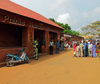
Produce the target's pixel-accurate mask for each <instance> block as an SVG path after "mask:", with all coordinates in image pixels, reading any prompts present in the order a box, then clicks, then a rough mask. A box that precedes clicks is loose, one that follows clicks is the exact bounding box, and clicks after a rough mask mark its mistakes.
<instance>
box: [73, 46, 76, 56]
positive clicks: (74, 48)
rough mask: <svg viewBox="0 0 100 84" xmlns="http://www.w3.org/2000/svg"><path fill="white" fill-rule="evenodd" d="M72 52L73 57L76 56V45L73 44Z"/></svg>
mask: <svg viewBox="0 0 100 84" xmlns="http://www.w3.org/2000/svg"><path fill="white" fill-rule="evenodd" d="M73 50H74V56H76V44H74V47H73Z"/></svg>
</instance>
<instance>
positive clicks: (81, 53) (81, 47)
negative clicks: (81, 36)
mask: <svg viewBox="0 0 100 84" xmlns="http://www.w3.org/2000/svg"><path fill="white" fill-rule="evenodd" d="M79 46H80V56H81V57H82V56H83V44H82V42H80V45H79Z"/></svg>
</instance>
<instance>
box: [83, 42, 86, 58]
mask: <svg viewBox="0 0 100 84" xmlns="http://www.w3.org/2000/svg"><path fill="white" fill-rule="evenodd" d="M83 57H86V43H85V41H84V42H83Z"/></svg>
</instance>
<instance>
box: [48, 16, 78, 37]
mask: <svg viewBox="0 0 100 84" xmlns="http://www.w3.org/2000/svg"><path fill="white" fill-rule="evenodd" d="M50 20H51V21H53V22H55V23H56V24H58V25H59V26H61V27H63V28H64V31H63V33H66V34H69V35H76V36H78V35H80V33H79V32H77V31H73V30H72V29H71V27H70V26H69V25H68V24H63V23H61V22H57V21H56V20H55V19H54V18H50Z"/></svg>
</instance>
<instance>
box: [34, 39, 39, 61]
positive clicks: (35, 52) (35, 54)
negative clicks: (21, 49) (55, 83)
mask: <svg viewBox="0 0 100 84" xmlns="http://www.w3.org/2000/svg"><path fill="white" fill-rule="evenodd" d="M33 48H34V59H35V60H38V42H37V40H34V42H33Z"/></svg>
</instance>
